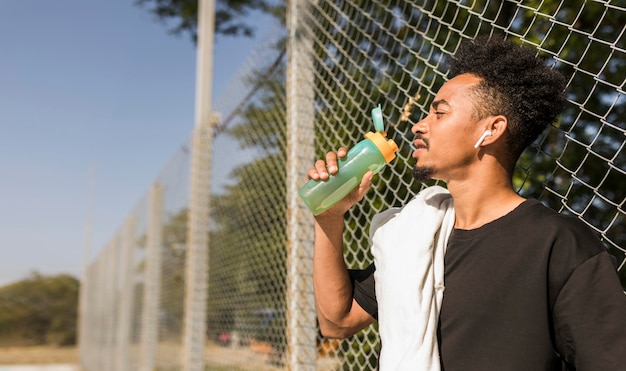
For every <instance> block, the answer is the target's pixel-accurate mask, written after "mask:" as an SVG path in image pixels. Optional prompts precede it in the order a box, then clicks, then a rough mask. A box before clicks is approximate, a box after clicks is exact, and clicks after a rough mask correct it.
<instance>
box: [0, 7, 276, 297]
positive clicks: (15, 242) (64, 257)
mask: <svg viewBox="0 0 626 371" xmlns="http://www.w3.org/2000/svg"><path fill="white" fill-rule="evenodd" d="M259 19H261V20H260V21H259ZM255 20H256V22H257V23H256V28H257V34H258V37H260V36H263V34H264V33H265V32H266V31H267V29H268V28H269V27H268V26H266V25H265V23H267V22H264V21H267V19H265V18H263V17H261V18H259V17H255ZM258 37H257V39H256V40H255V39H245V38H232V37H231V38H226V37H218V38H217V40H216V44H215V59H214V65H213V70H214V76H215V77H214V80H213V99H216V98H218V97H219V94H220V92H221V91H222V90H223V89H224V88H225V85H226V84H227V83H228V81H230V79H232V78H233V77H234V76H235V75H236V74H237V71H238V70H239V69H240V68H241V67H242V66H243V64H244V62H245V61H246V58H247V56H248V55H249V53H250V52H251V51H252V50H253V49H254V48H255V43H258V42H259V41H258ZM195 64H196V52H195V46H194V45H193V44H192V42H191V41H190V39H189V37H188V36H187V35H182V36H173V35H171V34H169V33H168V29H167V27H166V26H165V25H163V24H162V23H160V22H159V21H157V20H156V19H155V18H154V17H153V16H152V15H151V14H150V13H149V12H148V10H147V9H145V8H139V7H137V6H135V5H133V0H100V1H85V0H56V1H41V0H3V1H0V129H1V131H0V249H1V250H0V251H1V257H0V285H3V284H7V283H10V282H14V281H16V280H19V279H22V278H25V277H27V276H28V275H29V274H30V273H31V272H32V271H38V272H40V273H42V274H46V275H48V274H58V273H69V274H72V275H75V276H77V277H78V276H80V273H81V270H82V265H83V251H84V246H85V235H86V234H85V230H86V228H85V226H86V221H87V219H88V218H91V220H92V222H93V223H92V225H93V232H92V235H91V239H90V241H91V243H90V244H91V246H92V254H95V253H96V251H97V250H98V249H100V248H101V247H102V245H103V244H104V243H106V242H107V241H108V240H109V239H110V238H111V237H112V236H113V234H114V233H115V232H116V231H117V230H118V229H119V227H120V226H121V224H122V223H123V222H124V220H125V218H126V216H127V215H128V214H129V212H130V211H131V209H132V208H133V207H134V206H135V205H136V204H137V202H138V201H139V199H140V198H141V197H142V196H143V195H144V194H145V193H146V192H147V190H148V188H149V185H150V183H151V182H152V181H153V180H154V179H155V178H156V177H157V175H158V174H159V171H160V170H161V169H162V168H163V167H164V166H165V165H166V164H167V162H168V160H169V159H170V158H171V157H172V156H173V155H174V153H175V152H176V151H177V150H178V148H180V146H181V145H182V144H183V143H184V142H185V141H186V140H187V138H188V137H189V135H190V132H191V129H192V128H193V126H194V102H195V101H194V100H195V97H194V94H195V68H196V67H195ZM92 180H94V181H95V182H94V184H95V186H93V187H92V186H91V184H92ZM92 195H93V204H91V202H90V200H91V199H92ZM90 205H92V206H90Z"/></svg>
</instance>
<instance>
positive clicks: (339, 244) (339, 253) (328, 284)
mask: <svg viewBox="0 0 626 371" xmlns="http://www.w3.org/2000/svg"><path fill="white" fill-rule="evenodd" d="M346 153H347V149H346V148H340V149H339V150H338V151H337V153H334V152H329V153H328V154H327V155H326V160H325V161H324V160H318V161H317V162H316V163H315V168H312V169H309V171H308V172H307V177H308V178H311V179H318V180H322V181H324V180H327V179H328V177H329V176H330V174H335V173H336V172H337V169H338V167H337V159H338V158H341V157H344V156H345V155H346ZM372 176H373V173H372V172H371V171H369V172H367V173H366V174H365V175H364V176H363V179H362V181H361V184H360V185H359V186H358V187H356V188H355V189H354V190H353V191H352V192H351V193H349V194H348V195H347V196H346V197H345V198H344V199H342V200H341V201H339V202H338V203H337V204H336V205H334V206H333V207H332V208H330V209H328V210H327V211H325V212H323V213H322V214H320V215H318V216H316V217H315V251H314V255H313V287H314V290H315V303H316V308H317V316H318V321H319V325H320V330H321V332H322V335H324V336H326V337H331V338H345V337H348V336H351V335H353V334H355V333H357V332H358V331H360V330H362V329H363V328H365V327H366V326H368V325H369V324H371V323H373V322H374V318H373V317H372V316H370V315H369V314H368V313H367V312H366V311H365V310H363V308H361V306H360V305H358V304H357V303H356V301H354V299H353V298H352V281H351V279H350V276H349V274H348V269H347V267H346V263H345V261H344V257H343V229H344V221H343V217H344V214H345V213H346V211H348V210H349V209H350V208H351V207H352V206H353V205H354V204H355V203H357V202H358V201H360V200H361V199H362V198H363V196H365V193H367V191H368V190H369V188H370V186H371V182H372Z"/></svg>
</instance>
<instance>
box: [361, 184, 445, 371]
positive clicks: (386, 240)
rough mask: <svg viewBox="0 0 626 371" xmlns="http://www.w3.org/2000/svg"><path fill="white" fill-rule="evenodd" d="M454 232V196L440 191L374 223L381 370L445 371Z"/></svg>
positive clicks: (420, 195) (428, 192)
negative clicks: (440, 330)
mask: <svg viewBox="0 0 626 371" xmlns="http://www.w3.org/2000/svg"><path fill="white" fill-rule="evenodd" d="M453 227H454V209H453V202H452V197H451V196H450V193H449V192H448V191H447V190H446V189H445V188H443V187H440V186H433V187H429V188H426V189H424V190H422V191H421V192H420V193H418V194H417V195H416V196H415V198H414V199H413V200H411V201H410V202H409V203H408V204H406V205H405V206H404V207H403V208H393V209H389V210H387V211H384V212H382V213H380V214H378V215H376V216H375V217H374V219H373V220H372V225H371V227H370V239H371V245H372V254H373V256H374V263H375V265H376V271H375V273H374V278H375V281H376V298H377V301H378V323H379V331H380V339H381V346H382V347H381V353H380V358H379V367H380V370H382V371H388V370H433V371H435V370H439V369H440V361H439V347H438V343H437V325H438V321H439V310H440V308H441V301H442V299H443V291H444V281H443V268H444V263H443V257H444V254H445V249H446V245H447V242H448V237H449V236H450V232H451V231H452V228H453Z"/></svg>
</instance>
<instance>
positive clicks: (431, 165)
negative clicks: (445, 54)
mask: <svg viewBox="0 0 626 371" xmlns="http://www.w3.org/2000/svg"><path fill="white" fill-rule="evenodd" d="M479 82H480V79H479V78H478V77H476V76H473V75H469V74H463V75H459V76H456V77H454V78H453V79H451V80H450V81H448V82H446V83H445V84H444V85H443V86H442V87H441V89H440V90H439V92H438V93H437V95H436V96H435V98H434V99H433V102H432V103H431V106H430V111H429V113H428V116H426V117H425V118H424V119H423V120H421V121H419V122H418V123H416V124H415V125H413V128H412V130H411V131H412V132H413V134H415V140H414V142H413V144H414V147H415V150H414V151H413V154H412V157H413V158H415V159H416V160H417V161H416V164H415V168H414V169H413V176H414V177H415V179H416V180H418V181H426V180H429V179H439V180H444V181H446V182H447V181H449V180H450V179H455V178H458V177H463V176H464V174H466V173H467V171H469V165H470V164H471V163H472V162H473V161H474V160H475V159H476V151H477V150H476V149H474V143H476V140H477V139H478V138H479V137H480V135H481V134H482V132H483V131H484V128H482V127H481V126H480V125H478V124H477V123H478V121H479V120H478V119H477V118H476V116H475V109H474V107H475V104H476V102H475V101H474V98H472V97H476V94H472V92H471V89H472V88H474V87H475V86H476V85H477V84H478V83H479Z"/></svg>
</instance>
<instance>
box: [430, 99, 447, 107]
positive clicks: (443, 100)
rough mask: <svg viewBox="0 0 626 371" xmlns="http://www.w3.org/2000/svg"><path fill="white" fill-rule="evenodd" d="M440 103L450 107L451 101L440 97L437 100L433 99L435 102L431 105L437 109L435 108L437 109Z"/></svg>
mask: <svg viewBox="0 0 626 371" xmlns="http://www.w3.org/2000/svg"><path fill="white" fill-rule="evenodd" d="M440 105H446V106H448V107H449V106H450V103H448V101H446V100H445V99H439V100H435V101H433V102H432V103H431V104H430V106H431V107H432V108H433V109H435V110H436V109H437V108H438V107H439V106H440Z"/></svg>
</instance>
